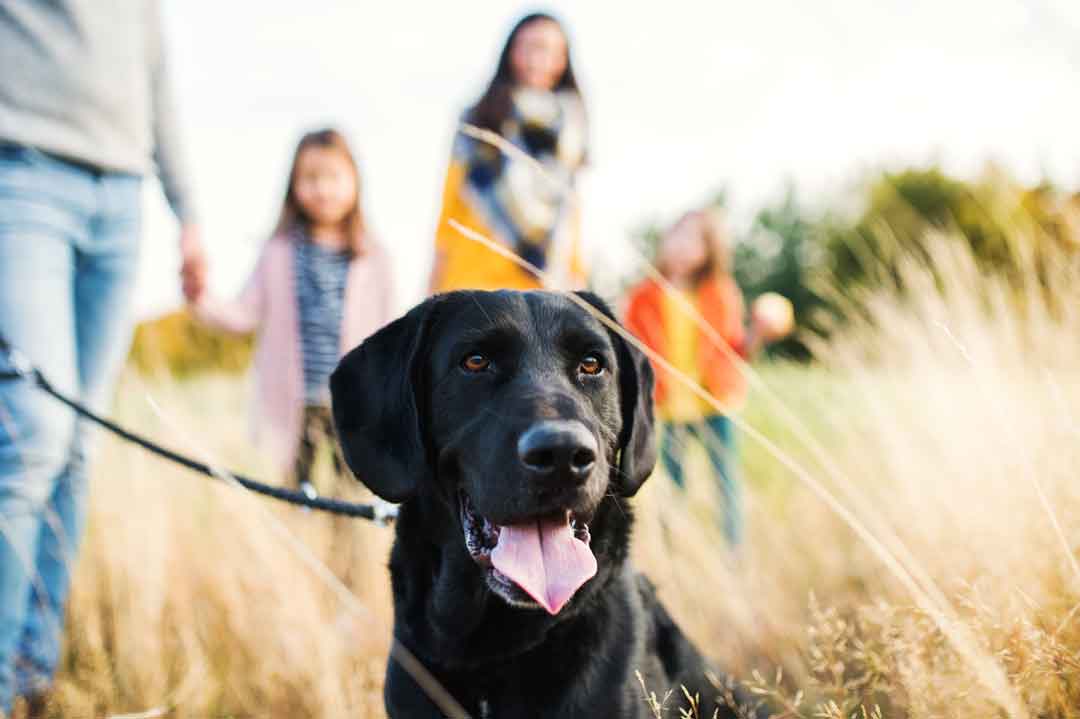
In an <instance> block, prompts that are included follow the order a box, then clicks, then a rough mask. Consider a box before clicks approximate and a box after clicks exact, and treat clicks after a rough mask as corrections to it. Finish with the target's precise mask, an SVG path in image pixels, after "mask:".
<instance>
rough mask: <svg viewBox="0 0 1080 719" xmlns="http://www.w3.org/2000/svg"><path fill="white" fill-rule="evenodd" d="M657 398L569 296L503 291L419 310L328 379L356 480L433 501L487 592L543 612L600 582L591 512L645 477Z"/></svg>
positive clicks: (630, 359) (614, 337)
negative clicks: (592, 581)
mask: <svg viewBox="0 0 1080 719" xmlns="http://www.w3.org/2000/svg"><path fill="white" fill-rule="evenodd" d="M578 297H580V298H582V299H584V300H585V301H586V302H587V303H588V305H589V306H591V307H592V308H593V309H594V310H596V312H598V313H599V314H601V315H603V316H605V317H607V318H608V319H613V317H612V313H611V311H610V309H608V307H607V306H606V305H605V304H604V303H603V301H602V300H600V299H599V298H598V297H596V296H595V295H592V294H589V293H582V294H579V295H578ZM652 386H653V376H652V370H651V368H650V366H649V363H648V362H647V361H646V360H645V358H644V357H643V356H642V355H641V353H640V352H638V351H637V350H636V349H635V348H633V347H632V346H630V345H629V344H628V343H627V342H625V341H624V340H623V339H622V338H621V337H619V336H618V334H616V333H615V332H612V331H611V330H610V329H608V328H607V327H606V326H605V325H604V324H603V323H602V322H601V321H600V320H598V319H597V318H596V317H594V316H593V314H592V313H591V312H589V311H587V310H586V309H584V308H582V307H580V306H579V305H578V304H576V303H575V302H573V301H572V300H571V298H569V297H568V296H566V295H562V294H557V293H549V292H510V291H504V292H453V293H449V294H446V295H440V296H437V297H434V298H432V299H429V300H427V301H426V302H424V303H422V304H420V305H418V306H417V307H415V308H413V309H412V310H411V311H410V312H409V313H408V314H406V315H405V316H404V317H402V318H400V319H398V320H396V321H394V322H392V323H390V324H389V325H387V326H386V327H384V328H383V329H382V330H380V331H379V332H377V333H376V334H374V335H373V336H371V337H370V338H369V339H368V340H367V341H365V342H364V343H363V344H362V345H360V346H359V347H357V348H356V349H354V350H353V351H351V352H350V353H349V354H348V355H346V356H345V357H344V359H342V361H341V363H340V364H339V366H338V368H337V370H336V371H335V372H334V374H333V376H332V378H331V380H330V387H331V393H332V397H333V407H334V420H335V423H336V425H337V431H338V435H339V438H340V441H341V443H342V447H343V449H344V454H345V458H346V460H347V461H348V463H349V466H350V467H351V468H352V470H353V472H354V473H355V474H356V475H357V476H358V477H360V478H361V479H362V481H363V482H364V483H365V484H366V485H367V486H368V487H369V488H370V489H371V490H372V491H374V492H375V493H376V494H377V495H379V496H380V497H382V498H384V499H387V500H390V501H393V502H407V501H409V500H410V499H412V498H414V497H417V496H418V495H424V496H428V497H434V498H436V499H437V500H438V501H440V502H442V503H443V504H444V505H445V506H446V507H447V508H449V510H450V512H449V513H450V514H452V516H453V517H454V519H455V522H454V523H455V525H456V529H457V530H459V531H460V533H461V534H460V535H459V536H460V537H461V540H460V541H461V545H460V547H461V548H462V549H463V550H464V551H466V552H467V553H468V554H469V556H471V558H472V559H473V560H474V561H475V562H476V563H477V564H478V565H479V566H480V567H481V569H482V571H483V572H484V576H485V579H486V581H487V584H488V586H489V587H490V588H491V590H492V591H494V592H495V593H496V594H497V595H498V596H500V597H501V598H502V599H504V600H506V601H507V602H509V603H510V604H512V605H515V606H525V607H537V606H542V607H544V608H545V609H547V610H548V611H549V612H550V613H552V614H555V613H557V612H558V611H559V609H560V608H561V607H562V606H563V605H564V604H565V603H566V602H567V601H569V599H570V598H571V597H572V596H573V594H574V592H575V591H576V590H577V589H578V588H579V587H580V586H581V585H582V584H583V583H584V582H586V581H587V580H588V579H589V578H590V577H591V576H592V575H593V574H594V573H595V572H596V569H597V558H596V557H595V556H594V554H593V551H592V549H591V548H590V530H589V523H590V521H592V519H593V517H594V515H595V514H596V513H597V510H598V508H599V507H600V505H601V502H602V501H604V499H605V497H607V496H608V495H616V496H624V497H625V496H630V495H632V494H634V493H635V492H636V491H637V490H638V488H639V487H640V486H641V484H642V482H644V481H645V479H646V478H647V477H648V476H649V474H650V473H651V472H652V469H653V466H654V465H655V462H656V454H655V447H654V442H653V416H652ZM600 559H601V561H602V560H603V558H602V557H601V558H600Z"/></svg>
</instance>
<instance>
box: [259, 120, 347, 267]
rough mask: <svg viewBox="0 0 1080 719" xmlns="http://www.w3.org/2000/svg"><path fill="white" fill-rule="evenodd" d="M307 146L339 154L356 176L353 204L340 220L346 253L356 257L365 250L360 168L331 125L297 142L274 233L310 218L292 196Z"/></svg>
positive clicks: (301, 223) (300, 224)
mask: <svg viewBox="0 0 1080 719" xmlns="http://www.w3.org/2000/svg"><path fill="white" fill-rule="evenodd" d="M309 147H320V148H324V149H331V150H335V151H336V152H339V153H341V155H342V156H343V157H344V158H345V159H346V160H348V162H349V165H350V166H351V167H352V171H353V176H354V177H355V178H356V204H354V205H353V208H352V210H350V211H349V214H347V215H345V219H343V220H342V221H341V229H342V230H343V231H344V233H345V238H346V240H347V243H348V244H347V251H348V253H349V254H350V255H351V256H353V257H359V256H361V255H363V254H364V249H365V248H364V231H365V225H364V211H363V208H362V207H361V206H360V195H361V192H360V187H361V184H360V170H359V169H358V168H357V166H356V160H355V159H354V158H353V154H352V150H350V149H349V143H348V142H347V141H346V140H345V136H344V135H342V134H341V133H340V132H338V131H337V130H334V129H333V128H326V129H323V130H316V131H314V132H309V133H307V134H306V135H304V136H303V137H301V138H300V142H299V143H298V144H297V145H296V152H295V153H294V154H293V161H292V168H291V169H290V170H289V186H288V188H287V189H286V190H285V201H284V202H283V203H282V205H281V215H280V216H279V217H278V224H277V229H276V230H275V231H274V234H278V235H280V234H285V233H287V232H290V231H292V230H293V229H294V228H296V227H301V228H305V229H306V228H307V226H308V225H309V224H310V223H311V220H310V218H308V217H307V215H306V214H305V213H304V208H302V207H300V202H299V201H298V200H297V199H296V193H295V192H294V190H293V185H294V184H295V183H296V167H297V165H298V164H299V162H300V155H301V154H302V153H303V152H304V150H306V149H308V148H309Z"/></svg>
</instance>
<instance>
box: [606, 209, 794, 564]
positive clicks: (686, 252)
mask: <svg viewBox="0 0 1080 719" xmlns="http://www.w3.org/2000/svg"><path fill="white" fill-rule="evenodd" d="M731 254H732V253H731V247H730V242H729V240H728V237H727V230H726V228H725V226H724V218H723V215H722V214H721V212H720V211H719V210H716V209H705V210H694V211H692V212H688V213H686V214H685V215H683V216H682V217H681V218H680V219H679V220H678V221H677V222H676V223H675V224H674V225H673V226H672V227H671V228H670V229H668V230H667V231H666V232H665V233H664V234H663V235H662V237H661V238H660V244H659V247H658V248H657V256H656V266H657V269H659V271H660V274H661V275H662V276H663V278H664V279H665V280H666V281H667V285H668V286H667V287H665V286H664V284H662V283H660V282H658V281H656V280H654V279H647V280H645V281H643V282H641V283H640V284H639V285H637V286H636V287H634V288H633V289H632V290H631V292H630V295H629V301H628V305H627V312H626V325H627V327H628V328H629V329H630V330H631V331H632V332H633V333H634V334H635V335H637V336H638V337H639V338H640V339H641V340H642V341H643V342H644V343H645V344H646V345H648V346H649V347H650V348H651V349H652V350H654V351H655V352H657V353H658V354H660V355H661V356H662V357H663V358H664V359H665V360H667V361H668V362H669V363H670V364H671V365H672V366H673V367H674V368H675V369H676V370H679V371H680V372H682V373H683V374H684V375H686V376H687V377H688V378H689V379H691V380H693V381H694V382H696V383H697V384H698V385H700V386H701V387H703V388H704V389H705V390H706V391H708V392H709V393H710V394H711V395H712V396H713V397H714V398H716V400H718V401H719V403H720V405H721V406H722V407H724V411H723V412H718V411H717V410H716V408H715V407H713V405H712V404H711V403H708V402H706V401H705V400H704V399H702V398H701V397H699V396H698V395H696V394H694V392H693V391H692V390H691V389H690V388H689V387H687V386H686V385H685V384H684V383H683V382H680V381H679V380H678V379H677V378H675V377H673V376H671V374H670V373H669V372H667V371H666V370H665V369H663V368H661V367H656V368H655V369H656V390H655V399H656V407H657V413H658V415H659V417H660V419H661V421H662V431H661V444H660V457H661V461H662V463H663V466H664V469H665V471H666V472H667V474H668V476H669V477H671V479H672V481H674V482H675V484H676V485H677V486H678V487H679V488H683V487H684V485H685V479H684V470H683V461H684V457H685V450H686V448H687V444H688V442H689V440H690V439H691V438H695V439H697V440H698V441H699V442H700V443H701V444H702V446H703V447H704V448H705V451H706V453H707V454H708V456H709V462H710V464H711V467H712V471H713V474H714V478H715V480H716V483H717V486H718V488H719V490H720V494H721V496H722V499H723V503H724V506H723V510H722V511H723V515H722V516H723V529H724V534H725V536H726V537H727V539H728V542H729V543H730V544H731V545H732V546H737V545H738V544H739V543H740V542H741V540H742V508H741V500H740V494H741V492H740V487H739V478H738V469H737V456H736V448H735V428H734V425H733V424H732V421H731V419H730V417H729V416H728V412H731V411H736V410H738V409H739V408H740V407H741V406H742V404H743V402H744V401H745V398H746V380H745V378H744V377H743V373H742V370H741V368H740V367H739V362H738V358H743V359H746V358H748V357H750V356H752V355H753V354H754V352H756V351H757V350H758V349H759V348H760V347H761V346H762V344H763V343H766V342H772V341H775V340H778V339H781V338H782V337H784V336H785V335H786V334H787V333H788V332H790V331H791V317H790V305H788V316H787V319H786V320H785V319H784V317H783V316H780V317H779V318H777V317H776V316H775V314H776V313H775V312H773V314H770V313H769V310H768V309H766V310H764V311H762V310H761V309H760V308H757V309H756V311H755V312H753V313H752V318H751V326H750V328H749V330H747V328H746V327H745V326H744V315H745V303H744V300H743V295H742V292H741V291H740V290H739V287H738V285H737V284H735V279H734V277H732V274H731V270H732V268H731ZM777 299H778V300H779V301H780V304H781V305H783V303H784V300H783V298H779V297H777ZM766 304H767V303H766ZM695 314H696V315H698V317H695ZM781 315H782V313H781ZM699 318H700V320H703V321H704V322H705V323H706V324H707V325H708V327H709V328H710V329H711V330H712V332H711V333H709V332H707V331H706V330H704V329H703V328H702V327H701V324H700V321H699Z"/></svg>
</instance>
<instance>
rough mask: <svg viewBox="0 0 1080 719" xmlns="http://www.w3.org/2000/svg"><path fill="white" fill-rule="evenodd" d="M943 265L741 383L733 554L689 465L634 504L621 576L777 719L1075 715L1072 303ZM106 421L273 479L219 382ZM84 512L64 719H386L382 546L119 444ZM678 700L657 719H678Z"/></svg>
mask: <svg viewBox="0 0 1080 719" xmlns="http://www.w3.org/2000/svg"><path fill="white" fill-rule="evenodd" d="M942 261H943V262H948V263H951V265H950V266H949V272H947V273H945V274H946V279H947V281H946V283H945V286H944V287H943V288H937V289H935V288H933V287H931V286H929V284H928V282H929V280H928V278H927V277H926V276H924V275H921V274H919V273H918V272H917V271H914V272H913V273H912V275H911V277H910V278H909V286H910V287H911V288H912V292H911V293H910V296H909V298H908V300H907V301H899V300H896V299H895V298H880V299H878V300H871V301H870V306H871V307H872V308H873V312H872V314H873V317H874V320H875V326H874V327H870V326H866V327H854V328H851V329H850V330H849V331H847V332H845V333H843V334H841V335H839V336H838V337H837V338H836V339H834V340H833V341H832V342H831V343H830V344H828V345H827V346H823V347H821V348H819V351H818V356H819V363H818V364H816V365H814V366H812V367H804V366H783V365H773V366H764V367H757V368H756V370H757V371H758V372H760V374H756V375H755V376H756V377H757V379H758V382H757V383H755V387H756V389H755V391H754V392H753V393H752V396H751V401H750V404H749V406H748V407H747V409H746V411H745V412H744V413H742V414H741V415H740V422H741V423H743V425H744V427H743V432H742V434H741V437H740V441H741V446H742V458H743V469H744V477H745V481H746V486H747V492H746V494H747V497H746V501H747V507H746V509H747V516H748V537H747V542H746V546H745V547H743V548H742V550H741V551H740V552H739V553H738V554H737V555H732V554H731V553H730V552H729V551H728V550H727V549H726V547H725V545H724V543H723V541H722V539H721V537H720V533H719V531H718V529H717V526H716V521H715V516H714V511H715V508H716V506H717V505H716V497H715V494H714V492H713V491H712V486H711V482H710V480H709V479H708V477H707V476H706V474H705V473H704V472H703V471H702V470H703V468H704V463H703V458H702V457H700V456H696V457H692V458H691V464H692V471H691V473H690V485H689V488H688V491H687V493H686V494H685V495H680V494H677V493H676V492H674V491H673V490H672V488H671V486H670V483H669V482H667V481H666V479H665V478H664V477H663V475H662V474H660V473H659V472H658V473H657V474H656V475H655V476H654V477H653V479H652V480H650V482H649V483H647V485H646V488H645V489H644V490H643V492H642V493H641V494H640V495H639V497H638V499H637V500H636V502H637V506H638V507H639V512H638V515H639V525H638V532H637V536H636V544H635V556H636V560H637V563H638V565H639V567H640V568H641V569H643V570H644V571H646V572H647V573H648V574H649V575H651V577H652V578H653V579H654V580H655V582H656V583H657V584H658V586H659V588H660V592H661V595H662V597H663V599H664V600H665V601H666V602H667V603H668V604H669V605H670V607H671V608H672V610H673V613H674V614H675V615H676V617H677V618H678V620H679V621H680V623H681V624H682V625H683V626H684V627H685V628H686V629H687V630H688V632H689V633H690V634H691V635H692V636H693V637H694V639H695V640H696V641H697V642H698V643H699V645H700V646H701V647H703V648H704V649H705V650H706V651H707V653H708V654H710V655H711V656H713V657H714V658H716V659H717V660H718V661H719V662H720V663H721V664H722V665H723V666H724V667H726V668H728V669H729V670H730V671H731V672H732V673H733V674H735V675H736V676H738V677H740V678H742V679H743V680H745V681H746V682H747V683H749V684H750V685H751V686H752V688H753V689H754V691H756V692H758V693H760V694H761V695H762V696H763V697H766V696H767V697H769V698H770V701H771V702H772V705H773V706H774V707H775V708H776V710H777V712H778V715H779V716H784V717H804V718H806V719H810V718H811V717H825V718H827V719H839V718H840V717H860V718H862V717H877V716H881V717H913V718H914V717H918V718H930V717H958V718H959V717H965V718H968V717H1014V718H1019V717H1047V718H1061V719H1064V718H1065V717H1080V709H1078V707H1080V652H1078V649H1080V623H1078V620H1077V607H1078V606H1080V567H1078V564H1077V558H1076V554H1077V543H1078V540H1080V483H1078V482H1077V481H1076V475H1077V468H1078V467H1080V442H1078V439H1080V424H1078V423H1077V417H1076V414H1077V411H1078V408H1080V402H1078V400H1080V343H1078V342H1077V339H1076V338H1077V337H1080V314H1078V313H1080V303H1078V302H1077V301H1076V300H1077V299H1080V298H1078V297H1077V295H1078V294H1080V289H1072V288H1080V285H1078V284H1077V283H1075V282H1072V281H1071V278H1070V281H1068V282H1065V281H1063V282H1062V285H1061V292H1059V296H1060V297H1062V298H1063V299H1064V301H1063V302H1061V304H1060V305H1058V306H1056V309H1055V313H1056V316H1055V319H1053V320H1051V319H1050V316H1051V313H1050V312H1049V311H1048V309H1047V307H1045V306H1044V305H1043V304H1041V301H1040V299H1039V297H1038V296H1037V295H1036V293H1032V294H1031V295H1029V296H1021V297H1019V298H1018V297H1017V295H1016V294H1015V292H1013V291H1011V290H1006V289H1004V288H1003V287H1000V286H997V285H994V284H993V283H990V282H989V281H986V280H984V279H982V278H979V277H978V276H977V273H975V272H974V270H973V268H972V266H971V264H970V263H969V262H967V261H966V260H965V258H964V257H955V256H953V257H950V258H945V259H943V260H942ZM939 290H943V291H939ZM147 396H152V397H153V399H154V401H156V403H157V404H158V405H159V406H160V407H161V408H162V413H161V414H160V415H159V414H157V413H156V412H155V411H154V410H153V408H152V407H151V405H150V403H149V402H148V401H147V399H146V397H147ZM117 413H118V416H119V417H120V418H121V419H122V420H123V421H124V422H125V423H127V424H129V425H132V426H134V427H137V428H139V429H140V430H142V431H145V432H148V433H149V434H151V435H152V436H155V437H158V438H160V439H162V440H164V441H166V442H167V443H169V444H170V445H171V446H174V447H177V448H180V449H184V450H187V451H195V452H196V453H201V454H203V455H204V456H207V457H210V458H212V459H214V460H216V461H220V462H221V463H223V464H225V465H228V466H230V467H232V468H235V469H238V470H243V471H247V472H251V473H252V474H256V475H260V476H263V475H265V473H266V472H267V471H268V468H267V467H265V466H260V464H259V462H258V460H257V455H255V454H254V453H253V451H252V450H251V449H250V447H249V445H248V441H247V421H246V419H245V417H246V410H245V392H244V387H243V385H242V384H241V383H240V382H239V381H237V380H235V379H230V378H225V377H206V378H203V379H199V380H195V381H191V382H188V383H185V384H176V383H171V382H167V381H161V380H147V379H141V378H138V377H136V376H134V375H132V376H129V377H127V378H126V379H125V381H124V382H123V385H122V388H121V393H120V398H119V407H118V410H117ZM758 436H760V437H761V438H764V442H763V441H760V440H759V439H758V438H756V437H758ZM338 493H339V494H340V495H342V496H350V497H359V496H363V495H362V494H361V492H360V490H359V489H358V488H356V487H352V486H348V485H344V486H341V487H339V491H338ZM92 501H93V507H92V516H91V526H90V530H89V533H88V537H87V540H86V543H85V545H84V551H83V555H82V561H81V563H80V565H79V568H78V572H77V577H76V583H75V589H74V594H73V598H72V602H71V607H70V632H69V644H68V650H67V653H66V658H65V662H64V666H63V669H62V673H61V676H60V679H59V683H58V691H57V702H58V708H59V709H60V710H61V711H62V715H63V716H65V717H89V716H101V715H108V714H119V713H133V712H145V711H147V710H154V709H161V710H163V711H167V712H168V714H169V715H170V716H178V717H207V716H214V717H219V716H220V717H227V716H230V717H240V716H296V717H300V716H303V717H337V716H346V715H348V716H353V717H364V716H373V717H374V716H382V708H381V699H380V682H381V677H382V671H383V665H384V659H385V655H386V652H387V646H388V637H389V627H390V620H391V612H390V600H389V592H388V582H387V576H386V572H385V569H384V565H385V561H386V555H387V550H388V547H389V541H390V531H389V530H386V529H380V528H377V527H374V526H371V525H369V524H367V523H364V522H349V521H344V520H332V519H328V518H326V517H325V516H321V515H318V514H308V513H304V512H300V511H296V510H293V509H289V508H283V507H280V506H276V505H274V504H273V503H268V502H267V501H266V500H263V499H258V498H253V497H249V496H245V495H243V494H242V493H241V492H239V491H235V490H232V489H230V488H229V487H226V486H223V485H220V484H214V483H211V482H209V481H206V480H204V479H201V478H199V477H196V476H192V475H190V474H187V473H184V472H182V471H179V470H176V469H174V468H172V467H170V466H168V465H166V464H163V463H162V462H160V461H158V460H156V459H153V458H150V457H148V456H146V455H144V454H141V453H139V452H138V451H135V450H133V449H130V448H128V447H125V446H121V445H119V444H117V443H116V442H114V441H113V440H108V441H106V442H105V444H104V447H103V454H102V457H101V461H100V462H99V463H98V467H97V471H96V476H95V487H94V492H93V500H92ZM305 553H310V555H308V554H305ZM305 557H308V559H310V558H312V557H313V558H317V559H319V560H320V561H322V562H324V563H325V565H326V566H327V567H329V569H330V570H331V571H332V572H333V574H334V575H335V576H336V577H337V578H339V579H340V581H341V583H342V585H341V586H339V587H338V588H334V587H333V586H331V585H330V584H328V583H327V582H326V581H325V577H321V576H320V575H319V574H318V573H317V572H316V571H314V570H313V569H312V568H311V566H310V564H309V563H308V562H307V561H305ZM342 587H344V588H347V589H348V591H349V592H350V594H349V595H348V596H343V595H342V592H341V589H342ZM650 689H653V688H650ZM655 690H656V691H657V692H658V693H661V694H662V688H655ZM678 698H679V697H677V695H676V696H672V697H670V698H669V699H668V700H667V702H666V704H664V708H663V709H661V713H662V715H663V716H671V717H679V716H680V714H679V710H678V709H677V707H678V706H679V705H680V702H679V701H677V700H678ZM644 700H645V698H644V695H643V701H644ZM658 700H663V697H662V696H660V697H658ZM661 703H663V702H662V701H661ZM598 716H602V713H601V714H598Z"/></svg>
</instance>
